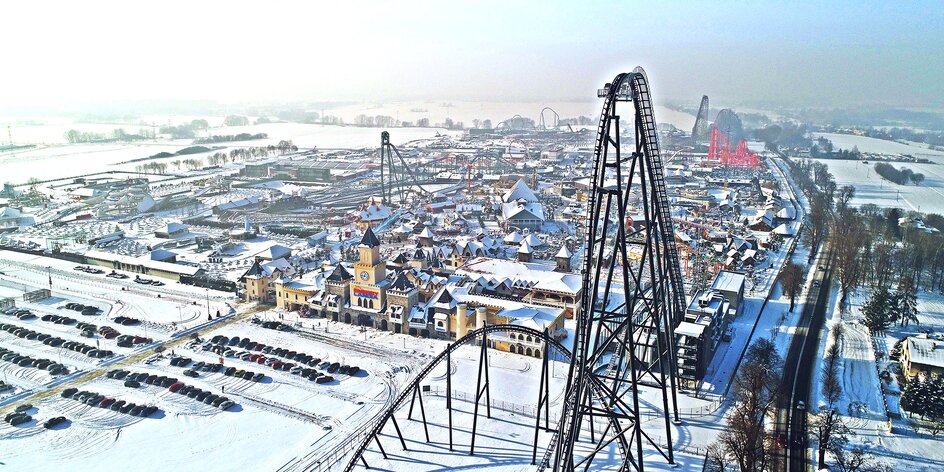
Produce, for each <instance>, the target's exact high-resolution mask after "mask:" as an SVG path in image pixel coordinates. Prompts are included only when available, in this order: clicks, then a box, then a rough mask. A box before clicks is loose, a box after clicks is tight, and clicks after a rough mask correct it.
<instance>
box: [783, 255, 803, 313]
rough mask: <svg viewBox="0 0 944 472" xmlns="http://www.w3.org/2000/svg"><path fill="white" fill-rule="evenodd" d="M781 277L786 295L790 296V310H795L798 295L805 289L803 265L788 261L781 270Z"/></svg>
mask: <svg viewBox="0 0 944 472" xmlns="http://www.w3.org/2000/svg"><path fill="white" fill-rule="evenodd" d="M779 279H780V286H781V288H782V289H783V293H784V295H786V296H788V297H790V312H793V306H794V305H795V304H796V297H797V295H799V294H800V291H801V290H802V289H803V266H801V265H800V264H795V263H793V262H790V263H788V264H787V265H785V266H784V267H783V270H782V271H781V272H780V277H779Z"/></svg>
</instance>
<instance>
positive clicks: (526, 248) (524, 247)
mask: <svg viewBox="0 0 944 472" xmlns="http://www.w3.org/2000/svg"><path fill="white" fill-rule="evenodd" d="M518 254H531V245H530V244H528V242H527V241H521V246H520V247H518Z"/></svg>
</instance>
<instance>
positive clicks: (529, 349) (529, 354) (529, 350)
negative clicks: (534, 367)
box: [524, 347, 532, 357]
mask: <svg viewBox="0 0 944 472" xmlns="http://www.w3.org/2000/svg"><path fill="white" fill-rule="evenodd" d="M524 353H525V354H527V355H528V357H531V356H532V354H531V348H530V347H529V348H528V349H526V350H525V351H524Z"/></svg>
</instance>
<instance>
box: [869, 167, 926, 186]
mask: <svg viewBox="0 0 944 472" xmlns="http://www.w3.org/2000/svg"><path fill="white" fill-rule="evenodd" d="M875 173H876V174H878V175H880V176H882V178H883V179H885V180H888V181H890V182H894V183H896V184H898V185H907V184H908V182H912V183H914V184H915V185H919V184H920V183H921V182H924V174H921V173H916V172H915V171H913V170H911V169H909V168H907V167H902V168H901V169H896V168H895V166H893V165H891V164H888V163H885V162H878V163H876V164H875Z"/></svg>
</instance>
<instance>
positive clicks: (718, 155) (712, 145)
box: [708, 127, 760, 169]
mask: <svg viewBox="0 0 944 472" xmlns="http://www.w3.org/2000/svg"><path fill="white" fill-rule="evenodd" d="M708 160H709V161H715V162H719V163H721V165H723V166H730V167H749V168H752V169H754V168H757V167H760V159H759V158H758V157H757V154H756V153H754V152H751V151H750V150H749V149H747V142H746V141H744V140H743V139H742V140H740V141H738V143H737V146H735V147H734V152H731V143H730V141H729V138H728V135H727V134H726V133H722V132H721V130H719V129H718V128H717V127H712V128H711V141H709V142H708Z"/></svg>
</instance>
